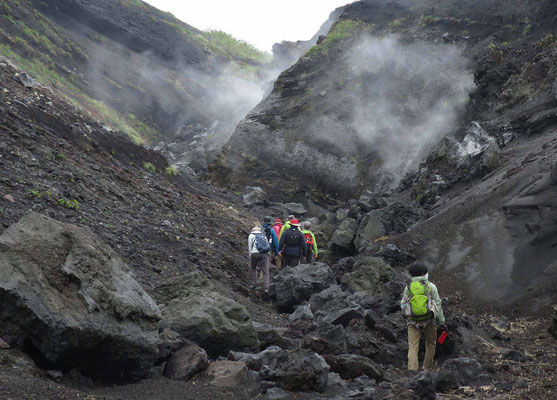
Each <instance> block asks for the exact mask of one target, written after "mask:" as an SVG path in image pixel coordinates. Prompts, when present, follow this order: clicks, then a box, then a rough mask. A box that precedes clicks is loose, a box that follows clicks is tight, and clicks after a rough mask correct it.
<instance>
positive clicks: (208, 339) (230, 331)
mask: <svg viewBox="0 0 557 400" xmlns="http://www.w3.org/2000/svg"><path fill="white" fill-rule="evenodd" d="M154 295H155V298H156V299H157V300H158V301H159V302H160V303H161V304H164V307H163V321H162V325H163V326H164V327H167V328H170V329H172V330H174V331H176V332H178V333H179V334H180V335H182V337H183V338H184V339H187V340H191V341H193V342H195V343H197V344H199V345H200V346H201V347H203V348H204V349H205V350H207V352H208V353H209V355H210V356H211V357H216V356H219V355H222V356H224V355H227V354H228V352H229V351H230V350H240V351H241V350H257V349H258V348H259V341H258V339H257V333H256V331H255V328H254V326H253V323H252V321H251V318H250V316H249V314H248V312H247V311H246V309H245V308H244V307H242V306H241V305H240V304H238V303H237V302H235V301H234V300H232V299H230V298H228V297H225V296H223V295H221V294H220V293H218V292H217V289H216V288H215V287H214V286H213V285H212V284H211V283H210V282H209V280H208V279H207V278H205V277H204V276H202V275H201V274H199V273H198V272H193V273H190V274H186V275H184V276H181V277H175V278H170V279H168V280H166V281H165V282H163V283H162V284H161V285H160V286H158V287H157V288H156V289H155V292H154Z"/></svg>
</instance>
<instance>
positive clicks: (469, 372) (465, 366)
mask: <svg viewBox="0 0 557 400" xmlns="http://www.w3.org/2000/svg"><path fill="white" fill-rule="evenodd" d="M442 369H443V370H444V371H450V372H451V373H453V374H454V376H455V378H456V382H457V383H458V384H459V385H461V386H466V385H481V384H484V383H487V382H489V375H488V374H487V372H486V371H485V369H484V367H483V366H482V365H481V364H480V363H479V361H478V360H476V359H474V358H470V357H462V358H453V359H450V360H447V361H445V362H444V363H443V368H442Z"/></svg>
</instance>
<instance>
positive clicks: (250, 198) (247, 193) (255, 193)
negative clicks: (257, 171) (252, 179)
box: [242, 186, 268, 208]
mask: <svg viewBox="0 0 557 400" xmlns="http://www.w3.org/2000/svg"><path fill="white" fill-rule="evenodd" d="M242 199H243V200H244V205H245V206H246V207H248V208H250V207H253V206H255V205H263V204H265V203H266V202H268V200H267V193H265V191H264V190H263V189H261V188H260V187H254V186H246V189H245V190H244V196H243V197H242Z"/></svg>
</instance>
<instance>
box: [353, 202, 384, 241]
mask: <svg viewBox="0 0 557 400" xmlns="http://www.w3.org/2000/svg"><path fill="white" fill-rule="evenodd" d="M382 217H383V213H382V212H381V211H379V210H374V211H371V212H370V213H369V214H367V215H366V216H365V217H364V219H363V220H362V223H361V224H360V227H359V228H358V232H357V233H356V239H355V240H354V245H355V246H356V250H358V249H360V247H362V246H366V245H367V244H369V242H371V241H373V240H375V239H378V238H380V237H381V236H383V235H385V226H384V225H383V222H382V221H381V218H382Z"/></svg>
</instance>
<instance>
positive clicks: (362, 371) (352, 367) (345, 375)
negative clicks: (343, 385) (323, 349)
mask: <svg viewBox="0 0 557 400" xmlns="http://www.w3.org/2000/svg"><path fill="white" fill-rule="evenodd" d="M325 360H326V361H327V363H328V364H329V365H330V366H331V371H332V372H336V373H337V374H339V375H340V376H341V377H342V379H354V378H357V377H359V376H362V375H366V376H368V377H369V378H373V379H376V380H381V379H383V372H382V371H381V367H380V366H379V365H378V364H376V363H375V362H373V361H372V360H370V359H369V358H367V357H363V356H359V355H356V354H341V355H338V356H333V355H326V356H325Z"/></svg>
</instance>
